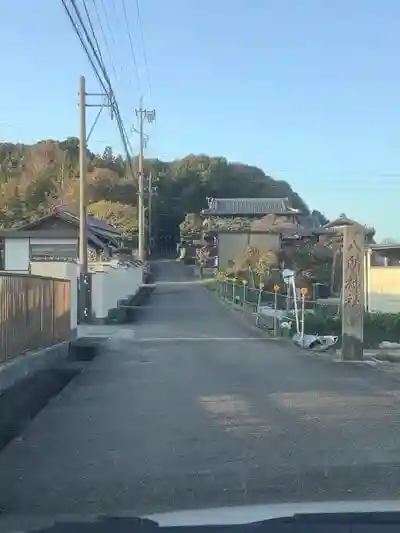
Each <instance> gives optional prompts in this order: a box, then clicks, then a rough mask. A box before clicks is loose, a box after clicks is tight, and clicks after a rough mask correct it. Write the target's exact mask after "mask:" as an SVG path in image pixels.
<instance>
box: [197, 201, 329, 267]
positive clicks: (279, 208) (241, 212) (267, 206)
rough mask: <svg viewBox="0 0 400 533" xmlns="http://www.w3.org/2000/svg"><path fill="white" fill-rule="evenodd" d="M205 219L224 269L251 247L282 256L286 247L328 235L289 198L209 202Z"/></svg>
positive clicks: (203, 214) (202, 213) (204, 214)
mask: <svg viewBox="0 0 400 533" xmlns="http://www.w3.org/2000/svg"><path fill="white" fill-rule="evenodd" d="M201 216H202V217H203V219H204V223H203V225H204V226H205V227H206V228H207V229H208V232H214V233H215V234H216V235H217V246H218V257H219V266H220V268H223V269H224V268H226V267H227V266H229V264H230V263H231V262H232V261H233V260H235V259H237V257H238V256H239V255H240V254H241V253H242V252H243V250H244V249H245V248H246V247H248V246H252V247H255V248H258V249H259V250H262V251H274V252H280V251H281V250H282V247H283V245H289V246H291V243H293V242H298V241H299V240H301V239H305V238H314V237H315V238H316V239H318V238H319V237H318V236H319V235H320V234H322V233H325V232H326V230H324V229H323V228H322V227H321V226H319V227H316V224H315V221H314V220H308V219H309V218H310V217H309V216H308V215H305V214H303V213H301V212H300V210H299V209H295V208H293V207H292V206H291V205H290V202H289V199H288V198H208V208H207V209H203V210H202V212H201ZM306 222H307V223H306Z"/></svg>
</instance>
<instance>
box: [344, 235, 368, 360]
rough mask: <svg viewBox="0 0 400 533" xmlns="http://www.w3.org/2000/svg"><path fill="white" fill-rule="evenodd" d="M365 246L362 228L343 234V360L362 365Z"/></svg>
mask: <svg viewBox="0 0 400 533" xmlns="http://www.w3.org/2000/svg"><path fill="white" fill-rule="evenodd" d="M364 245H365V232H364V229H363V228H362V226H358V225H352V226H348V227H346V228H345V229H344V234H343V287H342V359H343V360H344V361H362V359H363V351H364V350H363V337H364V334H363V333H364V331H363V330H364Z"/></svg>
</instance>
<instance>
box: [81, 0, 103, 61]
mask: <svg viewBox="0 0 400 533" xmlns="http://www.w3.org/2000/svg"><path fill="white" fill-rule="evenodd" d="M83 8H84V10H85V13H86V17H87V19H88V22H89V27H90V30H91V32H92V36H93V39H94V42H95V43H96V46H97V52H98V54H99V56H100V59H101V61H102V63H103V65H104V64H105V63H104V59H103V56H102V53H101V49H100V45H99V42H98V40H97V37H96V33H95V31H94V28H93V24H92V19H91V17H90V13H89V10H88V7H87V4H86V0H83Z"/></svg>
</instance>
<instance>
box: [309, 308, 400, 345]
mask: <svg viewBox="0 0 400 533" xmlns="http://www.w3.org/2000/svg"><path fill="white" fill-rule="evenodd" d="M304 331H305V333H307V334H319V335H339V336H340V335H341V333H342V321H341V318H340V317H337V316H332V315H328V314H324V313H322V312H314V313H311V312H309V313H306V315H305V317H304ZM399 340H400V313H365V314H364V346H365V347H366V348H368V347H371V348H372V347H376V346H378V344H379V343H380V342H382V341H391V342H399Z"/></svg>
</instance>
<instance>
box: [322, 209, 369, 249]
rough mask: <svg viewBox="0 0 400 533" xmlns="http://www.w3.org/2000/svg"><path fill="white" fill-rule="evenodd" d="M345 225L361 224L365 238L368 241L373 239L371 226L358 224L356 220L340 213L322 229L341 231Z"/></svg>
mask: <svg viewBox="0 0 400 533" xmlns="http://www.w3.org/2000/svg"><path fill="white" fill-rule="evenodd" d="M346 226H362V227H363V228H364V230H365V233H366V239H367V241H368V242H371V240H372V239H373V236H374V235H375V229H374V228H371V227H367V226H365V225H363V224H360V223H359V222H356V221H355V220H352V219H351V218H348V217H347V216H346V215H345V214H341V215H340V216H339V217H338V218H336V219H335V220H332V221H331V222H328V223H327V224H325V225H324V226H323V227H324V229H327V230H330V231H334V232H335V231H341V230H343V228H345V227H346Z"/></svg>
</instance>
